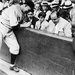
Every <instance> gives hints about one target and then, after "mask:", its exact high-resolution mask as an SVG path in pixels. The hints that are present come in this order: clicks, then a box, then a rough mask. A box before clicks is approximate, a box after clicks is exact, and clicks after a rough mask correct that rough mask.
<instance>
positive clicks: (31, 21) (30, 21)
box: [21, 10, 38, 28]
mask: <svg viewBox="0 0 75 75" xmlns="http://www.w3.org/2000/svg"><path fill="white" fill-rule="evenodd" d="M26 15H27V19H26V20H24V23H23V24H21V27H29V28H35V24H36V22H37V21H38V18H36V17H35V16H34V14H33V10H28V11H27V12H26Z"/></svg>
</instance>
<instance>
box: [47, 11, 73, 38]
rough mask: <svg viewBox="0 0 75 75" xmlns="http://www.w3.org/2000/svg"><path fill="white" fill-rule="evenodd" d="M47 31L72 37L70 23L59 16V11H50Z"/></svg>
mask: <svg viewBox="0 0 75 75" xmlns="http://www.w3.org/2000/svg"><path fill="white" fill-rule="evenodd" d="M47 31H48V32H51V33H55V34H58V35H61V36H66V37H72V32H71V24H70V23H69V22H68V21H67V20H65V19H63V18H62V17H60V16H59V12H56V11H54V12H52V13H51V20H50V21H49V27H48V28H47Z"/></svg>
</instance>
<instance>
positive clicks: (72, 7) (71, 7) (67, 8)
mask: <svg viewBox="0 0 75 75" xmlns="http://www.w3.org/2000/svg"><path fill="white" fill-rule="evenodd" d="M69 8H73V6H70V7H65V6H64V7H63V9H69Z"/></svg>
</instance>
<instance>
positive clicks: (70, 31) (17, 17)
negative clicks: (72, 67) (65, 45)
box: [0, 0, 75, 72]
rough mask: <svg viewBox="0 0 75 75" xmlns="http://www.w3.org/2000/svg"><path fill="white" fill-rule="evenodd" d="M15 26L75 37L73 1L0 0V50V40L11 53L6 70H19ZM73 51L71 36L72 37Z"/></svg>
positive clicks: (74, 5) (74, 6)
mask: <svg viewBox="0 0 75 75" xmlns="http://www.w3.org/2000/svg"><path fill="white" fill-rule="evenodd" d="M15 27H28V28H33V29H36V30H37V31H38V30H42V31H46V32H48V33H52V34H56V35H59V36H63V37H64V36H65V37H69V38H71V37H75V4H74V3H72V2H71V1H70V0H48V1H43V0H38V1H35V2H33V1H32V0H1V1H0V49H1V46H2V41H4V42H5V43H6V45H7V46H8V48H9V51H10V54H11V61H10V70H12V71H15V72H19V71H20V70H19V68H18V67H17V66H16V63H15V60H16V57H17V55H18V54H19V49H20V45H19V43H18V41H17V38H16V36H15V34H14V28H15ZM73 50H74V53H75V38H74V40H73Z"/></svg>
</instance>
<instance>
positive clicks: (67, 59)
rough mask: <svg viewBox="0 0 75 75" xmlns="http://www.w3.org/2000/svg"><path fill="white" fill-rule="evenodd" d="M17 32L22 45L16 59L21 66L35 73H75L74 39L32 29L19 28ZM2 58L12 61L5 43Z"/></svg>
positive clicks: (54, 74)
mask: <svg viewBox="0 0 75 75" xmlns="http://www.w3.org/2000/svg"><path fill="white" fill-rule="evenodd" d="M15 34H16V37H17V39H18V42H19V44H20V46H21V49H20V54H19V56H18V58H17V61H16V63H17V65H18V66H19V67H20V68H22V69H24V70H26V71H28V72H30V73H32V74H33V75H50V73H52V75H73V73H74V70H75V56H74V55H73V53H72V45H71V40H72V39H70V40H69V41H68V40H67V39H66V41H65V40H64V39H63V38H62V39H61V37H60V39H58V37H57V36H56V35H55V36H56V37H57V38H55V37H54V35H52V34H51V35H49V33H46V32H45V33H44V32H42V31H36V30H32V29H28V30H26V29H18V30H17V31H16V30H15ZM48 35H49V36H48ZM50 36H51V37H50ZM0 58H2V59H3V60H6V61H8V62H10V54H9V51H8V48H7V47H6V45H5V44H4V43H3V46H2V49H1V52H0Z"/></svg>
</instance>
